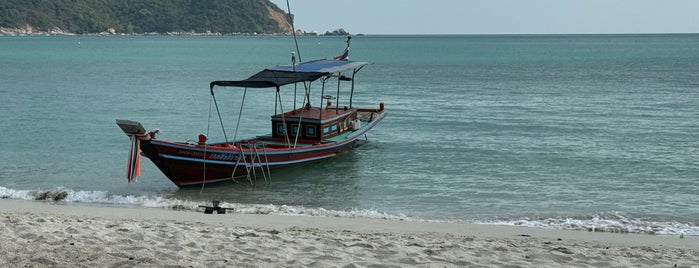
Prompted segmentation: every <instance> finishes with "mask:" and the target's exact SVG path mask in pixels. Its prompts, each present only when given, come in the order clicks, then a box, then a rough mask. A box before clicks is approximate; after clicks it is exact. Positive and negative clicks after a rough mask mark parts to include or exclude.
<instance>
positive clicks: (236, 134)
mask: <svg viewBox="0 0 699 268" xmlns="http://www.w3.org/2000/svg"><path fill="white" fill-rule="evenodd" d="M247 93H248V88H247V87H246V88H245V89H244V90H243V100H242V101H241V102H240V111H239V112H238V123H236V124H235V134H233V140H237V139H238V129H239V128H240V119H241V118H242V117H243V105H244V104H245V95H247ZM226 142H228V141H226Z"/></svg>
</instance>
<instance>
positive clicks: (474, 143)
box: [0, 35, 699, 235]
mask: <svg viewBox="0 0 699 268" xmlns="http://www.w3.org/2000/svg"><path fill="white" fill-rule="evenodd" d="M344 40H345V38H344V37H322V36H302V37H299V39H298V43H299V47H300V53H297V55H296V57H297V58H301V59H302V60H312V59H319V58H331V57H332V56H335V55H338V54H340V53H341V52H342V49H344V46H345V43H344ZM698 43H699V35H542V36H537V35H503V36H498V35H493V36H489V35H480V36H462V35H448V36H439V35H434V36H432V35H425V36H371V35H369V36H355V37H354V38H353V39H352V43H351V50H350V59H352V60H366V61H371V62H373V64H372V65H369V66H367V67H365V68H364V69H362V70H361V71H360V72H359V73H358V74H357V77H356V79H355V82H356V86H357V88H356V90H355V96H354V99H353V105H355V106H369V107H378V104H379V102H384V103H385V106H386V109H387V110H388V116H387V117H386V119H385V120H384V121H383V122H381V123H380V124H379V125H378V127H376V128H375V129H374V130H372V132H371V133H370V134H369V135H367V136H366V137H363V139H362V140H365V141H364V142H362V143H363V145H362V146H360V147H358V148H356V150H353V151H351V152H348V153H345V154H341V155H339V156H338V157H336V158H334V159H330V160H324V161H320V162H317V163H314V164H309V165H305V166H302V167H299V168H296V169H291V170H285V171H283V172H275V173H273V174H272V176H271V183H270V184H269V185H265V184H264V181H262V180H258V181H257V183H256V185H255V186H251V185H250V183H248V182H247V181H245V180H241V181H240V182H239V183H233V182H231V183H223V184H220V185H213V186H206V187H204V188H200V187H195V188H188V189H178V188H177V187H175V186H174V185H173V184H172V183H171V182H170V181H169V180H168V179H167V178H166V177H165V176H164V175H163V174H162V173H161V172H160V171H159V170H158V169H157V168H156V167H155V166H154V165H153V164H152V163H151V162H150V161H149V160H147V159H146V158H144V159H143V161H142V168H141V169H142V174H141V176H140V177H139V178H138V180H137V182H136V183H135V184H128V183H127V181H126V179H125V172H126V161H127V155H128V147H129V140H128V138H127V137H126V136H125V135H124V134H123V133H122V132H121V130H120V129H119V128H118V127H117V126H116V124H115V119H130V120H136V121H139V122H141V123H143V125H144V126H145V127H146V128H147V129H149V130H150V129H154V128H159V129H160V130H161V134H160V135H159V138H161V139H164V140H172V141H187V140H195V139H196V137H197V135H198V134H200V133H207V134H209V137H210V139H212V140H222V139H223V132H222V131H221V123H220V122H219V121H218V117H217V116H216V110H215V108H212V107H213V106H212V102H211V100H212V97H211V94H210V93H209V87H208V85H209V82H210V81H213V80H238V79H244V78H246V77H248V76H249V75H252V74H253V73H255V72H257V71H259V70H261V69H263V68H265V67H269V66H273V65H277V64H289V63H290V62H291V52H292V51H294V50H295V46H294V40H293V38H292V37H290V36H179V37H177V36H18V37H0V115H1V116H0V130H2V135H1V137H0V152H1V153H0V197H2V198H14V199H30V200H32V199H48V200H52V201H53V200H58V201H59V202H67V203H88V204H101V205H108V206H117V205H129V206H144V207H162V208H167V209H173V208H177V209H196V207H197V206H198V205H202V204H206V203H208V202H210V201H211V200H220V201H222V202H223V203H222V204H223V205H224V206H228V207H235V208H236V209H237V211H238V212H241V213H273V214H292V215H317V216H340V217H379V218H388V219H396V220H397V219H401V220H435V221H465V222H476V223H484V224H506V225H521V226H534V227H543V228H557V229H582V230H595V231H609V232H631V233H651V234H668V235H676V234H684V235H699V179H698V178H699V76H697V74H699V46H697V45H696V44H698ZM299 54H300V55H299ZM318 84H319V83H315V84H314V86H313V87H312V90H313V92H312V93H313V94H316V95H319V92H318V90H319V87H318ZM329 88H331V89H333V90H330V93H327V92H326V94H330V95H336V91H335V88H333V86H330V87H329ZM282 91H283V92H282V100H283V101H284V108H285V109H288V108H293V105H294V102H293V99H294V97H293V92H294V89H293V87H285V88H283V90H282ZM300 92H301V91H300V90H299V91H298V96H300V95H301V93H300ZM215 94H216V95H215V96H216V100H217V102H218V104H219V105H220V112H221V114H222V116H223V120H222V122H223V125H224V127H225V129H226V133H227V135H230V136H233V135H236V136H237V137H239V138H240V137H250V136H253V135H256V134H266V133H268V132H269V131H270V130H271V128H270V126H271V125H270V115H272V114H273V113H274V112H275V110H274V102H275V94H274V92H273V90H265V89H250V90H248V91H247V92H245V94H246V95H245V105H244V106H243V110H242V111H243V112H242V116H240V118H241V121H240V128H239V130H238V132H237V133H236V134H234V133H235V125H236V124H237V120H238V118H239V111H240V108H241V99H242V97H243V90H241V89H238V88H217V91H216V92H215ZM316 95H314V96H316ZM312 101H316V100H315V99H312ZM317 101H318V103H320V100H317ZM336 101H337V102H339V103H340V104H341V105H346V103H347V92H346V91H343V92H341V94H340V96H339V98H338V99H336ZM299 103H301V102H297V104H296V105H300V104H299ZM315 104H316V103H315V102H314V105H315Z"/></svg>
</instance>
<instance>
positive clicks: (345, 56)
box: [333, 35, 352, 60]
mask: <svg viewBox="0 0 699 268" xmlns="http://www.w3.org/2000/svg"><path fill="white" fill-rule="evenodd" d="M350 40H352V36H351V35H348V36H347V41H345V43H347V47H346V48H345V51H343V52H342V54H341V55H339V56H335V57H333V60H349V48H350Z"/></svg>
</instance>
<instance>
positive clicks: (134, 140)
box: [126, 135, 141, 183]
mask: <svg viewBox="0 0 699 268" xmlns="http://www.w3.org/2000/svg"><path fill="white" fill-rule="evenodd" d="M129 138H131V149H130V150H129V161H128V164H127V165H126V179H127V180H128V181H129V183H134V181H135V178H136V177H138V176H140V175H141V154H140V152H139V151H140V149H141V140H140V139H138V137H136V136H135V135H130V136H129Z"/></svg>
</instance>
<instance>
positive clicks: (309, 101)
mask: <svg viewBox="0 0 699 268" xmlns="http://www.w3.org/2000/svg"><path fill="white" fill-rule="evenodd" d="M303 85H304V87H306V82H304V83H303ZM295 86H296V84H294V87H295ZM310 95H311V83H310V82H309V83H308V86H307V87H306V94H305V95H304V98H303V103H304V107H305V105H306V103H308V104H309V106H310V103H311V100H310V99H309V96H310ZM294 101H296V96H294ZM294 104H295V102H294ZM295 110H296V107H294V111H295ZM305 111H306V109H305V108H301V115H299V122H298V125H299V126H298V127H299V129H298V130H296V135H295V136H296V137H295V138H294V147H293V148H296V144H297V143H298V141H299V135H301V120H302V119H303V114H304V112H305ZM293 127H294V126H291V130H292V131H293Z"/></svg>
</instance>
